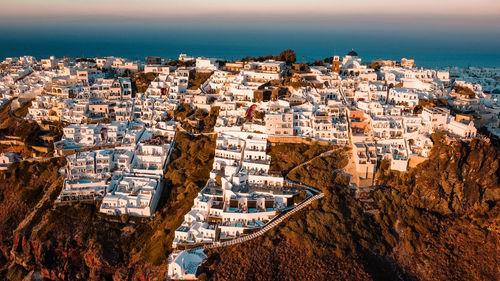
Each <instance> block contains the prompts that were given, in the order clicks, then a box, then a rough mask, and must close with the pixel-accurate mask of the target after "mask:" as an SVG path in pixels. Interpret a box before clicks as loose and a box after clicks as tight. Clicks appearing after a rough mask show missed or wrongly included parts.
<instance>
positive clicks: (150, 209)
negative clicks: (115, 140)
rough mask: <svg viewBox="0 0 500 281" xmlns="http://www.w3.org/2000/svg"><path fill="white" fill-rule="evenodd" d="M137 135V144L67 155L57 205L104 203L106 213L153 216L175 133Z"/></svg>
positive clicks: (103, 209) (148, 131)
mask: <svg viewBox="0 0 500 281" xmlns="http://www.w3.org/2000/svg"><path fill="white" fill-rule="evenodd" d="M129 134H130V133H129ZM136 134H138V136H135V137H134V138H133V139H134V141H132V142H129V143H123V144H121V145H119V146H116V147H114V148H107V149H98V150H90V151H85V152H77V153H75V154H70V155H68V156H66V161H67V164H66V167H65V175H66V179H65V180H64V185H63V188H62V191H61V193H60V194H59V196H58V198H57V199H56V203H57V204H64V203H68V202H75V201H94V200H100V201H102V202H101V205H100V211H101V212H102V213H105V214H108V215H123V214H128V215H131V216H138V217H151V216H152V215H153V213H154V211H155V209H156V206H157V204H158V200H159V198H160V195H161V191H162V186H163V182H162V180H163V174H164V173H165V169H166V166H167V164H168V162H169V159H170V155H171V153H172V150H173V146H174V136H175V131H171V135H170V136H161V135H154V134H153V131H150V130H144V129H143V131H142V132H141V131H138V132H136Z"/></svg>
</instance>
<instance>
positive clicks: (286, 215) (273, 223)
mask: <svg viewBox="0 0 500 281" xmlns="http://www.w3.org/2000/svg"><path fill="white" fill-rule="evenodd" d="M331 153H332V150H329V151H325V152H323V153H321V154H319V155H317V156H315V157H313V158H312V159H310V160H308V161H306V162H304V163H302V164H300V165H298V166H296V167H295V168H293V169H292V170H294V169H297V168H299V167H301V166H303V165H307V164H309V163H311V161H313V160H314V159H316V158H317V157H323V156H326V155H330V154H331ZM292 170H290V172H291V171H292ZM284 179H285V181H286V182H288V183H289V184H292V185H296V186H300V187H303V188H305V189H307V190H309V191H311V193H313V194H315V195H314V196H311V197H309V198H308V199H306V200H304V201H302V202H300V204H299V205H298V206H296V207H295V208H293V209H290V210H288V211H285V213H281V214H280V215H278V216H276V217H275V218H273V219H272V220H271V221H270V222H269V223H267V224H266V225H265V226H264V227H263V228H261V229H260V230H258V231H256V232H254V233H252V234H249V235H245V236H242V237H239V238H236V239H232V240H229V241H225V242H213V243H209V244H206V245H204V246H200V247H195V248H192V249H190V250H188V251H193V250H196V249H200V248H203V249H204V250H207V249H215V248H221V247H227V246H232V245H235V244H239V243H243V242H246V241H249V240H252V239H255V238H257V237H259V236H262V235H263V234H265V233H266V232H268V231H269V230H271V229H272V228H274V227H276V226H278V225H279V224H280V223H281V222H283V221H284V220H285V219H287V218H289V217H290V216H292V215H293V214H295V213H296V212H298V211H300V210H302V209H303V208H305V207H307V206H309V205H310V204H311V203H312V202H313V201H315V200H318V199H321V198H323V197H325V194H324V193H322V192H321V191H320V190H318V189H316V188H314V187H312V186H308V185H305V184H302V183H297V182H295V181H292V180H290V179H289V178H288V177H287V176H284Z"/></svg>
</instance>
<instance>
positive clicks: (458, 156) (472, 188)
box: [397, 140, 500, 215]
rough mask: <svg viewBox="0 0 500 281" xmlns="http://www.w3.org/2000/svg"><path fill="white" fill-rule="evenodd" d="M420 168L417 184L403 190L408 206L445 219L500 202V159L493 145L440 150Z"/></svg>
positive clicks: (473, 143) (472, 144) (461, 145)
mask: <svg viewBox="0 0 500 281" xmlns="http://www.w3.org/2000/svg"><path fill="white" fill-rule="evenodd" d="M429 159H430V160H429V161H426V162H424V163H422V165H421V166H419V167H417V170H418V171H417V172H416V174H415V182H414V184H413V185H410V186H399V187H397V188H400V189H401V191H402V192H403V193H404V194H407V198H408V203H409V204H411V205H413V206H415V207H418V208H422V209H426V210H429V211H433V212H437V213H440V214H443V215H447V214H452V213H453V214H456V215H463V214H467V213H471V212H474V211H475V210H478V209H481V208H484V207H486V206H487V204H491V203H492V202H495V201H498V200H500V186H499V176H498V170H499V169H498V168H499V163H500V162H499V155H498V152H497V150H496V149H495V148H494V147H493V146H492V145H490V144H488V143H486V142H483V141H478V140H473V141H471V142H470V144H467V143H464V142H454V143H452V144H450V145H448V146H447V145H439V146H436V147H435V148H434V149H433V150H432V152H431V154H430V157H429Z"/></svg>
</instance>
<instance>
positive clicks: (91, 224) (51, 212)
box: [0, 132, 215, 280]
mask: <svg viewBox="0 0 500 281" xmlns="http://www.w3.org/2000/svg"><path fill="white" fill-rule="evenodd" d="M214 151H215V137H214V136H211V137H208V136H192V135H189V134H186V133H181V132H178V134H177V137H176V145H175V149H174V151H173V154H172V158H171V163H170V164H169V165H168V166H167V171H166V173H165V180H164V185H163V189H162V194H161V197H160V202H159V206H158V208H157V211H156V212H155V217H154V218H153V219H152V220H150V221H146V222H141V223H134V222H135V221H136V220H134V219H133V218H132V217H130V218H121V219H123V220H122V222H121V223H120V222H119V221H118V222H112V221H109V220H108V217H106V216H104V215H102V214H100V213H99V212H98V211H99V209H98V206H97V205H94V204H84V203H79V204H75V205H72V206H58V207H57V208H51V205H48V206H45V207H44V208H43V209H42V210H41V211H40V212H38V215H37V216H36V217H35V218H34V219H33V220H32V223H31V224H30V225H28V226H25V227H24V228H23V229H22V231H19V232H18V233H16V234H15V236H14V237H9V236H8V235H9V234H10V235H12V230H13V229H14V228H15V227H16V226H17V225H18V224H19V222H20V220H21V219H23V218H24V216H25V215H26V213H29V211H30V210H31V208H33V206H34V205H35V204H36V202H38V201H39V200H40V197H41V196H42V195H43V193H44V192H46V188H47V185H50V184H52V183H54V182H56V180H55V178H54V177H57V176H58V175H57V169H58V167H60V166H62V165H63V163H59V162H57V161H56V160H54V161H52V162H47V163H46V164H44V163H36V164H23V163H24V162H23V163H19V164H14V165H13V166H11V167H12V168H11V169H9V173H10V175H9V177H8V181H6V182H5V184H4V183H0V190H1V191H2V197H0V198H2V200H7V199H9V200H8V202H10V203H9V204H6V203H5V202H4V201H2V204H1V205H0V206H1V209H0V223H1V225H0V226H1V230H2V231H4V232H5V233H6V235H7V236H3V237H2V238H4V239H2V240H1V241H2V244H1V246H2V248H1V249H2V253H3V255H1V257H2V258H0V261H1V262H2V263H1V264H0V269H1V270H0V272H1V273H0V279H2V278H4V277H6V276H11V277H12V276H24V275H25V274H26V273H27V272H29V271H31V270H38V271H41V272H42V273H43V276H44V278H48V279H52V280H111V279H114V280H138V279H143V278H145V276H147V277H148V278H160V279H162V278H164V276H165V270H166V268H167V258H168V255H169V254H170V252H171V245H172V241H173V238H174V237H173V235H174V231H175V229H176V228H177V227H178V226H179V225H180V224H181V223H182V220H183V217H184V214H185V213H187V212H188V211H189V210H190V208H191V206H192V204H193V199H194V197H195V196H196V195H197V193H198V192H199V191H200V190H201V188H202V187H203V186H204V184H205V183H206V181H207V180H208V178H209V171H210V170H211V167H212V161H213V160H212V159H213V154H214ZM21 174H23V175H24V174H29V175H30V177H29V178H26V177H23V176H19V175H21ZM31 186H32V187H33V190H31V188H30V189H27V188H26V187H31ZM59 191H60V188H59V189H58V190H57V192H55V193H54V195H57V193H58V192H59ZM23 198H29V200H28V201H27V202H29V204H28V203H26V204H24V203H23V202H24V201H25V199H23ZM54 199H55V197H53V198H51V200H50V201H49V202H53V200H54ZM13 204H14V205H13ZM4 207H5V209H4ZM12 209H14V210H19V211H20V212H17V211H16V212H11V211H10V210H12ZM4 232H2V233H4ZM12 241H14V242H12ZM11 249H14V250H15V251H14V253H15V254H16V256H17V257H18V259H17V263H23V264H25V267H24V269H22V268H18V267H16V266H11V267H10V268H9V269H7V265H8V264H7V261H8V260H9V259H10V250H11ZM21 261H22V262H21ZM13 265H14V264H13ZM14 280H15V279H14Z"/></svg>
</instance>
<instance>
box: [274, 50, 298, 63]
mask: <svg viewBox="0 0 500 281" xmlns="http://www.w3.org/2000/svg"><path fill="white" fill-rule="evenodd" d="M277 59H278V60H280V61H285V62H286V64H288V65H290V64H292V63H294V62H295V61H296V59H297V56H296V55H295V51H294V50H291V49H287V50H284V51H282V52H281V53H280V54H279V56H278V57H277Z"/></svg>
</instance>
